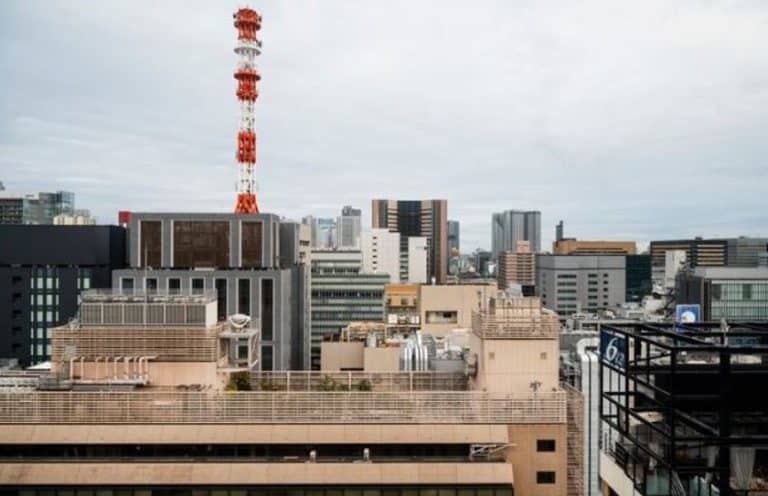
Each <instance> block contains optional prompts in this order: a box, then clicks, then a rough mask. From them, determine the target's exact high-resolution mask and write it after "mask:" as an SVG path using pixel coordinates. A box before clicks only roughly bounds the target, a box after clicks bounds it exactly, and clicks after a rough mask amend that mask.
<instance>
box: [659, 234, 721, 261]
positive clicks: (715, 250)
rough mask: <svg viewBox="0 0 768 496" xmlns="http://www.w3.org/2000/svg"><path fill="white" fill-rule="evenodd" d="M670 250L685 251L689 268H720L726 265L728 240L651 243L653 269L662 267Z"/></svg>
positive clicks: (684, 240) (686, 240)
mask: <svg viewBox="0 0 768 496" xmlns="http://www.w3.org/2000/svg"><path fill="white" fill-rule="evenodd" d="M670 250H683V251H685V255H686V256H685V259H686V262H687V263H688V265H689V266H691V267H698V266H702V267H721V266H724V265H727V264H728V240H726V239H702V238H694V239H678V240H666V241H651V249H650V251H651V264H652V265H653V267H664V264H665V260H666V259H665V253H666V252H668V251H670Z"/></svg>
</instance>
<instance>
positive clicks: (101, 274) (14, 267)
mask: <svg viewBox="0 0 768 496" xmlns="http://www.w3.org/2000/svg"><path fill="white" fill-rule="evenodd" d="M125 239H126V238H125V230H124V229H123V228H121V227H117V226H22V225H0V240H2V241H0V358H15V359H17V360H18V361H19V363H20V364H21V365H24V366H28V365H32V364H35V363H39V362H43V361H46V360H48V359H49V357H50V354H51V349H50V348H51V342H50V338H51V335H50V329H51V328H53V327H55V326H57V325H61V324H65V323H67V322H68V321H69V319H71V318H72V317H74V316H75V312H76V311H77V305H78V296H79V294H80V291H81V290H83V289H88V288H109V287H110V286H111V284H112V271H113V270H114V269H119V268H122V267H124V266H125V260H126V256H125Z"/></svg>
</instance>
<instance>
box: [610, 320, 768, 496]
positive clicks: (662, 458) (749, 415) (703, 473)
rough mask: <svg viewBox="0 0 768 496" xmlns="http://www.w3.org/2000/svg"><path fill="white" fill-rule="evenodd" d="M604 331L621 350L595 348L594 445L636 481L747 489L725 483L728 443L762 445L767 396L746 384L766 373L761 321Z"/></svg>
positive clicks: (766, 444)
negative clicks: (616, 356) (615, 353)
mask: <svg viewBox="0 0 768 496" xmlns="http://www.w3.org/2000/svg"><path fill="white" fill-rule="evenodd" d="M612 338H618V339H619V341H618V342H619V343H621V346H622V347H623V349H624V352H625V353H626V355H625V359H624V360H623V361H621V360H620V361H618V362H617V361H615V360H611V359H610V357H609V356H608V355H609V353H601V359H600V377H601V396H600V406H599V408H600V410H599V411H600V416H601V431H602V434H601V445H602V450H603V451H604V452H607V453H608V454H609V455H610V456H612V457H613V458H614V460H615V461H616V462H617V464H618V465H620V466H622V467H623V468H624V471H625V473H626V475H627V476H628V477H630V479H631V480H632V482H633V484H634V486H635V489H636V490H638V491H639V492H640V493H641V494H650V491H651V489H650V488H648V487H647V485H648V484H649V481H651V479H653V481H652V482H654V485H655V487H654V488H653V492H652V493H653V494H672V495H678V494H696V493H695V492H690V491H691V485H692V484H693V481H694V479H696V481H697V484H696V487H698V490H699V491H703V490H704V487H703V486H702V485H701V481H702V480H704V481H708V482H709V481H711V483H712V485H713V486H715V487H717V488H718V490H719V494H720V495H721V496H728V495H733V494H739V495H747V494H750V493H749V491H748V490H746V491H745V490H735V489H732V488H731V484H730V480H731V477H732V476H733V474H732V468H731V448H733V447H754V448H763V449H765V448H768V425H766V419H768V399H766V398H764V395H763V394H762V393H761V390H759V389H758V390H751V388H753V387H754V386H756V385H759V384H760V383H761V382H762V384H765V381H766V380H768V322H734V323H728V324H726V323H725V322H722V323H712V322H708V323H698V324H650V323H635V324H621V325H610V324H608V325H604V326H603V329H602V331H601V344H602V343H603V340H605V341H608V339H612ZM750 392H751V393H752V394H750ZM713 455H714V456H713ZM649 476H650V478H649ZM664 482H666V486H665V487H664V488H662V489H661V491H662V492H659V491H660V489H659V485H660V484H661V485H663V483H664ZM686 485H688V486H689V487H685V486H686ZM664 491H666V492H664ZM701 494H702V495H703V494H709V493H708V492H701Z"/></svg>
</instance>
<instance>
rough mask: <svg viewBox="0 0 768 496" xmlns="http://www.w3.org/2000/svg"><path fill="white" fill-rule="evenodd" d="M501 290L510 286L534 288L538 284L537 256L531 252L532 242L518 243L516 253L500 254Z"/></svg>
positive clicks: (506, 252) (499, 282)
mask: <svg viewBox="0 0 768 496" xmlns="http://www.w3.org/2000/svg"><path fill="white" fill-rule="evenodd" d="M497 272H498V284H499V289H506V288H507V287H509V286H510V285H513V284H518V285H520V286H528V287H530V286H534V285H535V284H536V254H535V253H533V251H532V250H531V243H530V241H518V242H517V245H516V246H515V250H514V251H505V252H502V253H501V254H499V259H498V268H497Z"/></svg>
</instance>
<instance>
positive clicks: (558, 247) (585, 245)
mask: <svg viewBox="0 0 768 496" xmlns="http://www.w3.org/2000/svg"><path fill="white" fill-rule="evenodd" d="M552 253H553V254H554V255H635V254H636V253H637V245H636V244H635V242H634V241H586V240H576V239H563V240H560V241H555V242H554V243H552Z"/></svg>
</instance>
